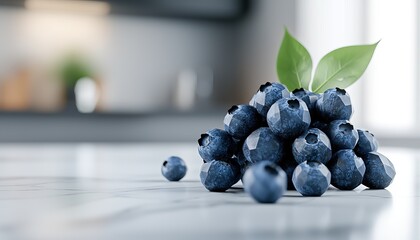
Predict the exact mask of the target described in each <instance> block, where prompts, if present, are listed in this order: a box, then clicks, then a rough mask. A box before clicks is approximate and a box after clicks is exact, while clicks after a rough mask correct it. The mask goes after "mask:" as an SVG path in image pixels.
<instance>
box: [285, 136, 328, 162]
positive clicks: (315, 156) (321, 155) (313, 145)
mask: <svg viewBox="0 0 420 240" xmlns="http://www.w3.org/2000/svg"><path fill="white" fill-rule="evenodd" d="M292 150H293V156H294V158H295V160H296V162H297V163H302V162H304V161H308V162H309V161H312V162H320V163H323V164H326V163H327V162H328V161H329V160H330V159H331V155H332V151H331V143H330V140H329V139H328V137H327V135H326V134H325V133H324V132H322V131H321V130H319V129H318V128H311V129H309V130H308V131H307V132H305V133H304V134H302V135H301V136H300V137H298V138H296V140H295V141H294V142H293V148H292Z"/></svg>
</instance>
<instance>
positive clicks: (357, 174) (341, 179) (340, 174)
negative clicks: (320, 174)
mask: <svg viewBox="0 0 420 240" xmlns="http://www.w3.org/2000/svg"><path fill="white" fill-rule="evenodd" d="M327 166H328V168H329V169H330V171H331V184H332V185H333V186H334V187H336V188H338V189H341V190H352V189H355V188H356V187H357V186H359V185H360V184H361V183H362V180H363V175H364V174H365V170H366V167H365V164H364V163H363V160H362V159H361V158H359V157H358V156H356V154H355V153H354V152H353V150H351V149H344V150H340V151H338V152H336V153H335V154H334V155H333V157H332V159H331V161H330V162H329V163H328V165H327Z"/></svg>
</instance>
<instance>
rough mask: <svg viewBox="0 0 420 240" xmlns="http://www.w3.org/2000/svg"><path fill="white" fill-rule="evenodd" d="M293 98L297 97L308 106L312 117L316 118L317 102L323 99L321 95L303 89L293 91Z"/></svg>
mask: <svg viewBox="0 0 420 240" xmlns="http://www.w3.org/2000/svg"><path fill="white" fill-rule="evenodd" d="M291 96H295V97H297V98H299V99H301V100H302V101H304V102H305V103H306V106H307V107H308V109H309V112H310V113H311V117H315V115H314V114H315V112H316V101H318V99H319V98H320V97H321V94H318V93H314V92H311V91H308V90H306V89H303V88H298V89H295V90H293V91H292V94H291Z"/></svg>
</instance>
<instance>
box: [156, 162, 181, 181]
mask: <svg viewBox="0 0 420 240" xmlns="http://www.w3.org/2000/svg"><path fill="white" fill-rule="evenodd" d="M161 172H162V175H163V176H164V177H165V178H166V179H168V180H169V181H179V180H181V179H182V178H183V177H184V176H185V174H186V173H187V166H186V165H185V162H184V161H183V160H182V159H181V158H180V157H176V156H172V157H169V158H168V159H167V160H165V161H164V162H163V164H162V167H161Z"/></svg>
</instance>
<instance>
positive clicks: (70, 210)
mask: <svg viewBox="0 0 420 240" xmlns="http://www.w3.org/2000/svg"><path fill="white" fill-rule="evenodd" d="M380 152H381V153H383V154H385V155H386V156H388V157H389V158H390V159H391V161H392V162H393V163H394V165H395V168H396V171H397V175H396V178H395V180H394V182H393V183H392V184H391V186H390V187H389V188H388V189H386V190H369V189H366V188H365V187H363V186H360V187H358V188H357V189H355V190H353V191H338V190H336V189H334V188H332V187H331V188H330V189H329V190H328V191H327V192H326V193H325V194H324V195H323V196H322V197H302V196H300V194H299V193H297V192H295V191H288V192H287V193H286V195H285V196H284V197H283V198H282V199H280V200H279V201H278V202H277V203H276V204H273V205H267V204H257V203H255V202H254V201H253V200H252V199H251V198H250V197H249V196H248V195H247V194H246V193H245V192H243V189H242V186H241V184H240V183H239V184H237V185H235V187H234V188H233V189H231V190H229V191H227V192H226V193H211V192H208V191H207V190H205V189H204V187H202V185H201V183H200V181H199V178H198V173H199V169H200V165H201V161H200V159H199V157H198V154H197V152H196V145H195V144H193V143H191V144H189V143H185V144H177V143H170V144H169V143H153V144H152V143H151V144H134V143H133V144H112V143H109V144H3V145H0V239H19V240H20V239H34V240H50V239H51V240H53V239H54V240H57V239H59V240H61V239H78V240H84V239H89V240H93V239H105V240H106V239H182V240H185V239H200V240H202V239H212V240H213V239H218V240H221V239H229V240H231V239H259V240H260V239H311V240H316V239H323V240H325V239H331V240H333V239H334V240H337V239H378V240H383V239H399V240H401V239H413V240H414V239H420V151H419V150H413V149H404V148H382V149H381V150H380ZM170 155H178V156H181V157H183V158H184V159H185V161H186V163H187V166H188V173H187V176H186V177H185V178H184V179H183V180H181V181H180V182H168V181H166V180H165V179H164V178H163V177H162V176H161V174H160V165H161V163H162V162H163V161H164V159H165V158H166V157H168V156H170Z"/></svg>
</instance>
